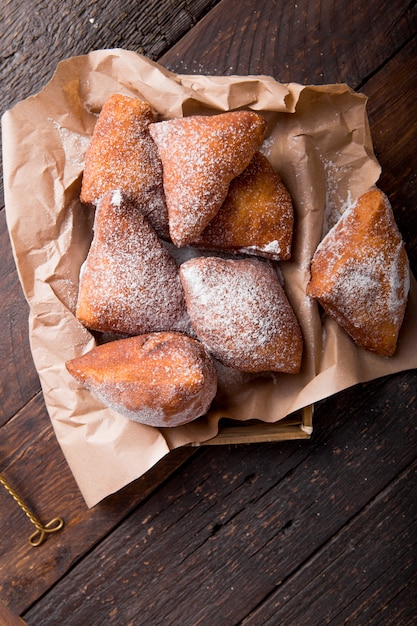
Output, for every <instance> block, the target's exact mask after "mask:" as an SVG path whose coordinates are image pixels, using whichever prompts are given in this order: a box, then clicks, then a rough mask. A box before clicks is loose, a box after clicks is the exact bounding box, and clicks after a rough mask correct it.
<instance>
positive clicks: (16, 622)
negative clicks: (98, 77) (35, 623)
mask: <svg viewBox="0 0 417 626" xmlns="http://www.w3.org/2000/svg"><path fill="white" fill-rule="evenodd" d="M0 624H1V625H2V626H24V624H26V622H24V621H23V620H22V618H20V617H19V616H18V615H14V614H13V613H10V611H9V610H8V608H7V607H5V606H4V604H3V603H2V602H1V601H0Z"/></svg>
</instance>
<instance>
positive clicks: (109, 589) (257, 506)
mask: <svg viewBox="0 0 417 626" xmlns="http://www.w3.org/2000/svg"><path fill="white" fill-rule="evenodd" d="M395 378H396V377H391V378H389V379H388V380H386V381H384V383H383V388H384V395H382V394H381V393H380V390H379V393H378V391H377V390H376V389H375V386H374V385H369V386H368V385H363V386H361V387H360V388H358V389H357V390H356V393H352V394H350V395H348V396H346V394H340V397H339V398H337V401H338V402H340V405H341V406H342V407H344V409H345V411H344V412H343V415H342V413H341V411H337V410H336V411H335V413H332V412H331V411H330V410H329V408H331V406H332V405H329V403H327V406H325V407H324V410H320V407H319V409H318V415H317V417H316V421H317V426H316V431H315V435H314V436H313V439H312V442H311V444H307V445H305V444H302V443H296V442H283V443H280V444H262V445H257V444H253V445H250V446H249V445H248V446H232V447H230V448H229V449H227V448H226V447H223V446H217V447H210V448H205V449H201V451H200V454H198V455H197V456H195V457H193V458H192V459H191V460H190V461H189V462H188V463H187V465H185V466H184V467H183V468H182V471H181V472H180V473H178V474H176V475H174V476H172V477H171V478H170V479H169V480H168V481H167V483H166V484H165V485H164V486H163V487H161V488H160V489H159V490H158V491H157V492H154V493H153V495H152V496H151V497H150V498H149V499H148V500H147V501H146V503H144V505H143V506H139V507H137V509H135V510H134V511H132V514H131V515H130V516H129V517H128V518H126V519H125V520H124V523H123V526H122V527H120V528H118V529H116V530H115V531H114V532H113V533H112V535H111V536H110V537H108V538H107V539H104V540H103V542H101V543H100V545H98V546H97V547H96V548H95V549H94V550H92V552H91V553H90V554H89V555H87V556H86V557H85V558H84V559H83V562H82V563H80V564H79V565H77V566H75V567H74V568H73V569H72V570H71V571H70V572H69V573H68V574H67V576H66V577H65V580H64V581H62V583H61V582H58V583H57V585H56V586H55V587H54V589H52V590H51V591H50V592H49V593H47V594H46V596H45V597H44V598H42V599H41V600H39V602H37V603H36V606H34V607H32V608H31V609H30V610H29V611H28V612H27V613H24V614H23V617H25V618H26V619H27V620H28V621H29V623H30V621H31V620H32V621H33V623H42V624H43V626H48V624H52V623H53V622H54V623H56V621H58V622H59V621H60V620H61V619H63V618H64V616H65V615H69V614H71V615H73V616H75V618H74V619H75V621H76V622H77V623H88V624H96V623H97V624H98V623H105V624H109V625H111V624H120V623H126V624H128V623H136V622H137V621H139V622H140V623H146V624H152V623H174V624H176V623H178V624H179V623H181V624H184V623H193V624H197V623H205V624H236V623H239V622H240V620H242V619H244V618H245V616H246V615H247V614H248V613H249V612H250V611H251V610H252V608H253V607H254V606H257V605H258V604H259V603H260V602H262V601H263V600H264V599H265V597H266V596H267V595H268V594H271V593H272V592H273V591H274V590H275V589H276V587H277V585H279V584H280V583H281V581H284V580H286V579H287V578H288V576H289V575H291V574H292V573H293V572H295V571H296V570H297V569H299V568H302V566H303V564H304V563H305V562H306V560H307V559H309V558H312V556H313V555H314V554H315V552H316V551H317V550H319V549H320V548H321V546H323V545H324V544H325V543H326V542H329V541H330V540H331V537H332V536H333V535H335V534H336V533H338V532H339V531H340V529H341V528H343V527H344V526H345V524H346V521H347V520H350V519H354V518H355V516H357V515H358V514H360V512H361V511H362V509H363V508H364V507H366V506H367V504H368V503H369V502H370V501H371V500H372V499H374V498H376V497H377V496H378V494H379V493H380V492H381V491H382V490H384V489H386V488H387V486H388V485H389V484H390V482H391V481H392V480H394V479H395V477H396V476H397V475H398V474H399V473H400V472H402V471H405V470H406V468H407V467H408V465H409V464H410V463H412V462H413V461H414V460H415V458H416V444H417V430H416V429H415V417H416V415H415V410H416V409H415V408H414V412H413V414H411V415H410V410H409V407H410V406H414V407H416V384H415V383H416V380H417V373H415V372H411V373H410V374H409V375H408V376H407V377H406V378H407V383H405V382H403V383H401V385H400V386H401V388H400V389H399V382H400V381H399V377H397V380H395ZM373 390H375V394H374V395H372V393H373ZM370 392H371V399H370V400H369V393H370ZM390 397H392V398H393V397H396V399H397V400H398V405H397V411H398V415H399V419H398V422H395V421H394V420H392V414H391V411H392V409H391V407H390V406H389V402H388V401H387V398H390ZM336 408H339V409H340V406H339V407H337V402H336ZM405 415H406V416H407V417H406V418H403V419H401V416H405ZM410 497H411V496H410V494H409V495H408V499H407V500H405V501H403V504H402V506H403V509H402V510H404V511H405V510H407V507H409V506H410V505H411V502H410ZM393 506H394V505H393ZM394 508H395V507H394ZM392 528H393V527H391V530H392ZM404 541H405V543H402V538H401V537H398V542H397V544H396V545H393V546H392V548H391V547H390V546H387V551H386V554H385V556H386V558H387V559H388V560H389V559H390V558H392V559H394V557H395V555H396V554H397V552H398V549H399V548H398V546H399V544H400V543H401V546H402V548H401V550H402V552H403V554H405V553H406V546H407V542H408V538H407V537H406V538H405V539H404ZM306 575H308V572H306ZM115 589H117V593H115V591H114V590H115ZM348 601H350V599H348ZM51 606H53V607H55V610H54V615H53V619H52V618H51V617H50V607H51ZM340 608H342V607H340ZM284 623H285V621H284ZM289 623H291V622H289Z"/></svg>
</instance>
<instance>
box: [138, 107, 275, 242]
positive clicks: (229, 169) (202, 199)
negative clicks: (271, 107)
mask: <svg viewBox="0 0 417 626" xmlns="http://www.w3.org/2000/svg"><path fill="white" fill-rule="evenodd" d="M265 127H266V121H265V120H264V118H263V117H261V116H260V115H259V114H257V113H254V112H253V111H232V112H229V113H220V114H218V115H194V116H189V117H183V118H178V119H172V120H167V121H164V122H157V123H154V124H151V125H150V133H151V135H152V137H153V139H154V140H155V142H156V145H157V147H158V152H159V155H160V157H161V160H162V165H163V180H164V189H165V197H166V203H167V206H168V220H169V231H170V235H171V239H172V241H173V242H174V244H175V245H176V246H178V247H183V246H185V245H187V244H189V243H191V242H192V241H193V240H194V239H196V237H198V235H199V234H200V233H201V232H202V231H203V229H204V228H205V227H206V225H207V224H208V222H209V221H210V220H211V219H212V218H213V217H214V216H215V215H216V213H217V211H218V210H219V208H220V207H221V205H222V204H223V201H224V199H225V197H226V195H227V191H228V188H229V184H230V181H231V180H232V179H233V178H235V177H236V176H238V175H239V174H240V173H241V172H242V171H243V170H244V169H245V167H246V166H247V165H248V164H249V162H250V160H251V159H252V157H253V155H254V154H255V152H256V151H257V150H258V149H259V148H260V146H261V145H262V142H263V140H264V135H265Z"/></svg>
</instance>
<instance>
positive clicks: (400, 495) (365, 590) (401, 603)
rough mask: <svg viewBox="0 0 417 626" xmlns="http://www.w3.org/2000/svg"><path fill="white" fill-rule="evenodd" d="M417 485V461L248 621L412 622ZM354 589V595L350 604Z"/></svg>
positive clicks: (263, 625) (317, 625) (248, 624)
mask: <svg viewBox="0 0 417 626" xmlns="http://www.w3.org/2000/svg"><path fill="white" fill-rule="evenodd" d="M416 488H417V466H416V462H414V463H412V464H411V465H410V466H408V467H407V468H406V469H405V470H404V472H402V473H401V474H400V475H399V476H398V478H396V479H395V480H394V482H393V483H390V484H389V485H388V486H387V487H386V488H385V489H383V490H382V491H381V492H380V493H378V494H377V496H376V497H375V498H373V499H372V500H371V501H370V502H369V504H367V505H366V506H365V507H364V508H363V510H361V511H359V512H358V514H357V515H355V516H354V517H353V518H352V519H351V520H350V521H349V523H348V524H346V525H345V526H344V527H343V528H342V529H341V530H340V532H339V533H336V534H335V535H334V536H333V537H332V538H331V539H330V540H329V541H328V542H327V543H326V544H325V545H323V547H322V548H321V549H320V550H319V551H317V552H316V553H315V554H313V555H312V557H311V558H310V559H308V560H307V561H306V563H305V564H304V567H303V568H302V569H300V570H299V572H297V574H295V575H294V576H292V577H290V578H289V579H288V580H287V581H285V582H284V583H283V584H282V585H280V586H279V587H278V588H277V590H276V591H274V592H273V593H272V594H270V596H268V598H267V599H266V601H265V602H264V603H262V605H261V606H260V607H259V609H256V610H255V611H253V613H251V614H250V615H249V616H248V617H247V618H246V619H245V620H243V622H242V626H274V625H276V624H277V623H278V624H279V623H287V624H288V623H290V624H303V623H308V624H309V625H311V626H321V625H322V624H330V623H337V624H379V625H382V624H397V625H398V624H404V625H406V624H413V621H414V618H415V615H416V602H415V599H414V589H415V584H416V582H417V562H416V559H415V554H416V551H417V539H416V535H415V532H414V531H415V524H416V522H417V505H416V500H415V498H414V497H413V494H415V493H416ZM410 505H411V506H410ZM381 579H382V580H381ZM347 591H349V592H350V594H351V595H352V601H351V602H350V603H349V604H348V606H346V603H345V598H346V593H347ZM352 591H353V593H352ZM323 598H326V601H325V602H323ZM281 620H282V621H281Z"/></svg>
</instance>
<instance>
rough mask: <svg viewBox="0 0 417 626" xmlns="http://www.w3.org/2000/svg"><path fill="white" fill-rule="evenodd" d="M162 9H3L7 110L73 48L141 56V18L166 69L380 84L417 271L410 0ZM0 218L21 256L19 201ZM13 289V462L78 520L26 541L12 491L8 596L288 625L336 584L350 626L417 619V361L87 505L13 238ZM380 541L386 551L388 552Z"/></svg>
mask: <svg viewBox="0 0 417 626" xmlns="http://www.w3.org/2000/svg"><path fill="white" fill-rule="evenodd" d="M174 4H175V5H176V6H175V7H174ZM191 4H192V5H193V7H192V10H193V11H194V9H196V10H197V7H201V8H202V7H203V4H204V7H205V9H204V10H206V9H207V8H208V7H209V6H214V5H216V6H215V7H214V8H213V10H211V11H210V12H209V13H208V14H207V15H206V17H204V18H203V19H201V20H200V21H199V22H198V24H197V25H195V26H194V27H193V28H192V29H191V30H189V26H190V25H191V24H192V23H193V19H200V18H201V16H202V13H199V14H198V15H199V17H198V18H197V17H196V16H197V13H195V14H194V13H193V12H191V15H195V18H193V19H191V18H190V15H189V14H188V13H187V6H189V5H191ZM155 5H156V3H155V2H154V0H148V1H147V2H146V3H145V2H141V3H138V2H132V1H131V2H129V1H128V2H127V3H121V2H118V0H116V1H115V2H113V3H111V2H109V1H106V2H102V3H97V2H93V1H92V0H76V1H75V2H74V3H72V4H71V8H69V7H70V5H69V4H65V3H64V4H62V3H58V2H57V0H51V2H50V3H48V4H47V3H45V2H38V3H37V4H36V5H35V4H34V3H29V2H23V3H15V2H8V3H6V4H5V5H4V6H5V9H4V12H3V15H2V20H5V23H6V25H7V27H6V28H5V29H4V32H5V36H4V38H3V41H2V43H1V50H2V56H1V59H0V76H1V77H2V84H3V85H6V86H7V88H6V89H4V90H3V91H2V93H1V94H0V101H1V102H2V106H5V103H13V102H15V101H17V100H19V99H21V97H25V96H27V95H29V94H30V93H35V92H36V91H38V90H39V88H40V87H41V86H43V84H45V82H46V80H48V79H49V78H50V77H51V75H52V72H53V69H54V68H55V65H56V63H57V62H58V61H59V60H60V59H61V58H64V57H65V56H73V55H74V54H79V53H84V52H86V51H88V49H92V48H99V47H114V46H117V45H120V46H122V47H127V48H130V49H135V50H137V51H141V50H140V49H139V37H138V32H139V31H138V29H139V26H140V25H144V24H145V23H146V24H147V28H148V30H147V31H146V32H147V33H148V37H149V39H148V40H146V35H145V30H143V31H140V39H141V42H142V43H143V42H144V41H145V43H146V46H147V47H146V49H144V50H145V53H146V54H148V55H149V56H152V57H154V58H156V57H158V55H161V54H162V53H163V52H164V51H165V54H164V55H163V57H162V58H161V61H162V62H163V64H164V65H166V67H169V68H170V69H173V70H176V71H185V72H191V73H193V72H194V73H195V72H204V73H225V74H232V73H240V74H245V73H252V74H257V73H265V74H270V75H273V76H274V77H275V78H277V79H279V80H282V81H286V80H294V81H297V82H302V83H303V82H305V83H314V82H316V83H326V82H337V81H339V80H343V81H346V82H348V83H349V84H350V85H351V86H353V87H358V88H360V89H362V90H363V91H364V92H365V93H366V94H367V95H368V96H369V103H368V110H369V113H370V121H371V130H372V134H373V138H374V143H375V149H376V152H377V156H378V158H379V159H380V161H381V163H382V165H383V168H384V171H383V175H382V178H381V187H382V188H383V189H384V191H386V192H387V193H388V194H389V195H390V197H391V198H392V201H393V206H394V211H395V213H396V217H397V220H398V221H399V224H400V227H401V229H402V232H403V234H404V237H405V239H406V243H407V247H408V251H409V254H410V256H411V258H412V262H413V264H414V265H413V267H414V268H415V267H416V265H415V262H416V252H415V250H416V234H417V231H416V229H415V215H414V213H415V212H414V207H415V199H416V197H415V194H416V191H415V185H414V183H413V180H415V174H414V172H415V169H416V168H415V136H414V135H413V125H412V122H413V120H414V112H413V111H414V109H413V102H414V99H415V92H416V85H415V80H416V79H415V76H416V73H415V69H416V68H415V41H416V38H415V36H414V32H415V26H416V21H415V20H416V9H415V3H410V4H407V3H401V2H399V0H393V2H392V3H390V4H389V6H388V5H387V6H386V3H382V5H383V6H381V3H379V2H377V1H376V0H369V2H368V3H367V4H363V3H359V1H358V0H354V2H353V3H352V4H351V5H343V10H340V4H338V3H322V4H320V3H318V2H317V1H316V2H313V1H312V0H298V1H297V3H295V4H294V3H284V2H282V0H280V1H275V0H259V1H257V2H255V0H251V1H249V0H243V1H242V2H239V6H238V9H237V8H236V3H234V2H233V1H232V0H222V1H221V2H219V3H215V2H211V3H208V2H205V3H204V2H202V3H200V2H195V3H173V2H166V3H163V4H161V5H160V7H161V8H160V10H159V12H158V15H157V18H155V10H154V9H155ZM164 7H165V8H164ZM178 7H179V8H178ZM177 8H178V12H175V17H174V15H173V14H171V17H169V11H177ZM165 9H166V11H167V13H165V12H164V11H165ZM123 11H124V12H123ZM181 11H182V12H181ZM184 11H185V13H184ZM202 11H203V9H202ZM123 16H124V17H123ZM188 18H190V19H188ZM155 19H156V21H155ZM187 20H188V21H187ZM174 31H175V32H176V33H177V34H176V35H175V36H174V35H173V34H172V33H173V32H174ZM183 33H186V35H185V36H184V38H183V39H181V40H180V41H178V43H177V44H176V45H172V44H173V42H174V41H175V40H176V39H175V37H176V38H177V39H178V37H179V36H180V34H183ZM171 35H172V36H171ZM164 37H166V40H164ZM46 50H47V51H48V53H47V54H46V53H45V51H46ZM154 55H155V56H154ZM0 218H3V220H1V219H0V233H1V235H0V237H1V241H0V243H1V247H2V249H3V250H6V249H7V246H8V245H9V244H8V241H7V233H6V230H5V221H4V212H3V213H2V214H1V215H0ZM413 220H414V221H413ZM4 259H5V260H4ZM0 293H1V296H2V298H3V300H2V308H1V315H2V317H1V320H0V322H1V323H0V346H1V350H2V351H3V350H4V352H2V354H1V356H2V357H3V355H4V358H5V359H6V362H4V360H3V361H2V374H1V378H0V380H1V384H2V389H1V392H2V403H3V409H2V411H3V413H2V414H1V415H2V417H1V420H2V421H3V422H4V424H3V426H2V428H1V437H0V471H1V472H3V473H4V474H5V475H6V476H7V478H8V479H9V480H10V482H11V483H12V484H13V485H14V486H15V487H16V489H17V490H18V491H19V492H20V493H21V495H22V496H23V497H24V498H25V499H27V502H28V504H29V505H30V506H31V507H32V508H33V509H34V511H35V512H36V513H37V514H38V515H39V516H40V517H42V519H44V520H45V519H48V518H50V517H53V516H55V515H62V517H63V518H64V519H65V522H66V525H65V528H64V529H63V531H62V532H61V533H59V534H57V535H55V536H54V537H53V538H52V537H51V538H50V539H48V541H47V542H46V543H45V545H44V546H43V547H42V548H41V549H39V550H36V549H34V548H30V547H29V546H28V545H27V543H26V542H27V537H28V536H29V534H30V533H31V532H32V526H31V524H30V522H29V520H28V519H27V518H26V517H25V516H24V514H23V512H22V511H21V510H20V509H19V508H18V507H17V505H16V504H15V503H14V502H13V501H12V500H11V498H10V496H9V495H8V494H7V493H6V492H4V491H3V490H2V492H0V532H1V541H0V598H2V599H3V601H4V602H5V603H7V605H8V606H9V607H10V608H11V609H12V610H13V612H15V613H19V614H21V615H23V616H24V617H25V619H27V620H28V623H29V625H30V626H47V625H48V623H49V624H53V626H55V624H56V623H63V624H68V625H71V626H72V625H74V626H78V625H79V624H83V623H85V624H88V626H93V625H94V624H95V623H97V624H98V623H105V624H112V623H114V624H118V625H119V624H129V623H135V624H137V623H146V624H157V623H178V624H184V626H186V625H187V624H196V623H200V624H207V625H208V626H212V625H213V624H217V623H218V624H221V626H227V625H228V624H236V623H238V622H239V620H243V619H245V618H247V620H248V623H249V624H251V623H253V624H256V623H258V622H257V621H256V620H259V619H260V620H262V619H265V620H270V623H271V624H273V623H276V622H274V612H275V610H277V607H278V609H279V611H280V616H281V617H282V620H281V621H282V623H285V624H287V623H292V622H291V620H287V619H286V614H287V611H288V615H289V616H291V615H293V616H294V615H297V611H298V612H299V611H300V610H301V612H302V613H303V615H304V612H305V611H306V610H309V605H310V602H311V601H312V599H313V600H314V602H316V604H314V602H312V607H315V609H316V610H317V611H318V610H319V607H320V610H321V611H322V613H318V615H322V616H323V615H324V616H325V615H333V616H334V613H327V612H326V611H332V610H333V611H334V610H336V609H334V607H333V606H324V605H322V604H321V602H320V599H321V596H322V590H327V592H328V593H333V594H334V595H333V596H332V597H334V598H335V602H337V603H338V607H337V610H338V611H339V616H341V617H343V619H345V618H346V619H347V620H350V623H355V620H356V619H358V615H361V614H362V612H363V611H367V617H369V622H368V623H369V624H375V625H376V624H377V625H378V626H380V625H381V624H383V623H384V622H383V621H378V619H380V615H381V614H382V613H381V612H382V611H383V610H384V609H385V608H388V609H389V612H388V613H387V612H385V613H384V615H385V616H387V618H386V620H387V621H386V622H385V623H387V624H388V623H395V624H396V626H399V624H407V626H408V622H407V620H408V618H409V616H410V615H412V614H413V613H414V614H417V606H416V601H415V598H414V596H413V593H412V592H413V585H412V582H413V580H414V578H413V577H414V576H415V570H414V569H413V567H414V566H412V565H410V551H414V550H415V540H414V539H413V538H412V537H411V536H410V527H409V525H408V521H409V519H410V518H413V516H415V498H414V497H413V493H412V492H411V491H409V487H408V484H410V486H411V488H412V487H413V485H415V482H412V481H414V480H415V476H414V474H413V472H414V470H415V466H414V463H415V459H416V450H417V447H416V444H417V441H416V430H415V418H416V416H417V413H416V411H417V398H416V390H417V372H416V371H410V372H404V373H402V374H397V375H395V376H392V377H387V378H384V379H380V380H375V381H372V382H370V383H368V384H366V385H358V386H357V387H355V388H354V389H350V390H346V391H345V392H342V393H341V394H338V395H337V396H334V397H332V398H329V399H327V400H325V401H322V402H321V403H319V405H318V406H317V407H316V413H315V418H314V424H315V431H314V435H313V440H312V441H310V442H285V443H279V444H259V445H256V444H253V445H248V446H237V447H234V446H233V447H229V446H224V447H223V446H221V447H219V448H207V449H199V450H198V451H195V449H189V448H184V449H181V450H179V451H177V452H176V453H175V454H172V455H169V456H168V457H167V458H166V459H164V460H163V461H162V462H161V463H160V464H158V466H156V467H155V468H154V469H153V470H151V472H149V473H148V474H147V475H146V476H145V477H143V478H142V479H139V481H136V482H135V483H133V484H132V485H129V486H128V487H127V488H126V489H124V490H121V491H120V492H119V493H117V494H115V495H114V496H111V497H110V498H108V499H107V500H106V501H105V502H103V503H101V504H100V505H98V506H97V507H95V508H94V509H93V510H91V511H88V510H87V509H86V507H85V505H84V503H83V501H82V498H81V496H80V494H79V491H78V488H77V486H76V484H75V482H74V479H73V477H72V475H71V473H70V471H69V469H68V467H67V465H66V462H65V459H64V458H63V456H62V452H61V451H60V449H59V447H58V444H57V442H56V440H55V437H54V434H53V431H52V427H51V425H50V422H49V418H48V416H47V414H46V410H45V406H44V403H43V399H42V396H41V394H40V392H39V383H38V381H37V377H36V373H35V372H34V369H33V364H32V363H31V360H30V356H29V352H28V351H27V345H28V344H27V341H28V339H27V317H26V316H27V307H26V305H25V303H24V300H23V296H22V295H21V293H20V292H19V286H18V282H17V274H16V272H15V270H14V269H13V262H12V257H11V251H10V250H8V251H7V252H6V253H3V258H2V265H1V270H0ZM8 293H10V296H8V295H7V294H8ZM10 359H11V360H12V361H13V362H9V361H10ZM11 381H13V382H12V387H11V389H12V390H13V393H12V394H10V392H9V391H8V390H9V387H8V384H9V383H10V382H11ZM176 468H180V469H179V471H178V472H175V469H176ZM407 515H409V518H408V519H407V517H403V516H407ZM397 517H398V518H399V519H397ZM397 529H398V530H401V532H398V533H397ZM380 537H384V539H383V545H382V544H381V543H375V544H374V543H373V541H375V542H377V541H378V540H379V538H380ZM346 541H347V542H349V543H348V545H350V546H353V547H354V548H355V551H352V552H349V550H348V548H347V546H346ZM359 553H360V558H358V559H356V556H357V555H358V554H359ZM345 560H346V571H345V569H344V563H345ZM356 560H358V565H357V568H356V569H355V562H356ZM366 560H368V568H369V569H368V571H369V572H371V574H372V576H371V574H370V576H369V577H368V578H367V577H366V576H365V573H364V572H362V571H361V568H362V570H363V569H364V566H365V561H366ZM398 572H399V573H400V575H397V574H398ZM323 573H324V574H325V575H326V576H325V577H324V579H322V578H321V575H322V574H323ZM407 573H408V574H409V575H410V576H409V582H407V580H406V578H407ZM332 580H335V581H336V583H337V584H336V588H333V587H332ZM174 582H175V585H174ZM304 586H306V590H305V592H304V591H303V589H304ZM368 589H369V593H367V590H368ZM288 594H290V595H289V596H288ZM293 598H294V599H293ZM297 600H298V601H299V605H297ZM329 602H330V600H329ZM52 609H53V610H52ZM311 615H312V618H311V619H313V618H314V615H313V612H312V613H311ZM390 615H391V616H393V620H394V621H391V622H390V621H389V616H390ZM138 616H140V617H138ZM144 616H146V619H145V617H144ZM271 616H272V617H271ZM375 616H376V617H375ZM148 618H149V619H148ZM48 620H49V621H48ZM251 620H252V621H251ZM259 623H262V621H260V622H259ZM293 623H294V622H293ZM312 623H314V622H312ZM321 623H324V622H323V621H322V622H321ZM334 623H336V624H338V623H341V622H340V621H338V616H336V617H334ZM356 623H357V622H356ZM367 626H368V624H367Z"/></svg>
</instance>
